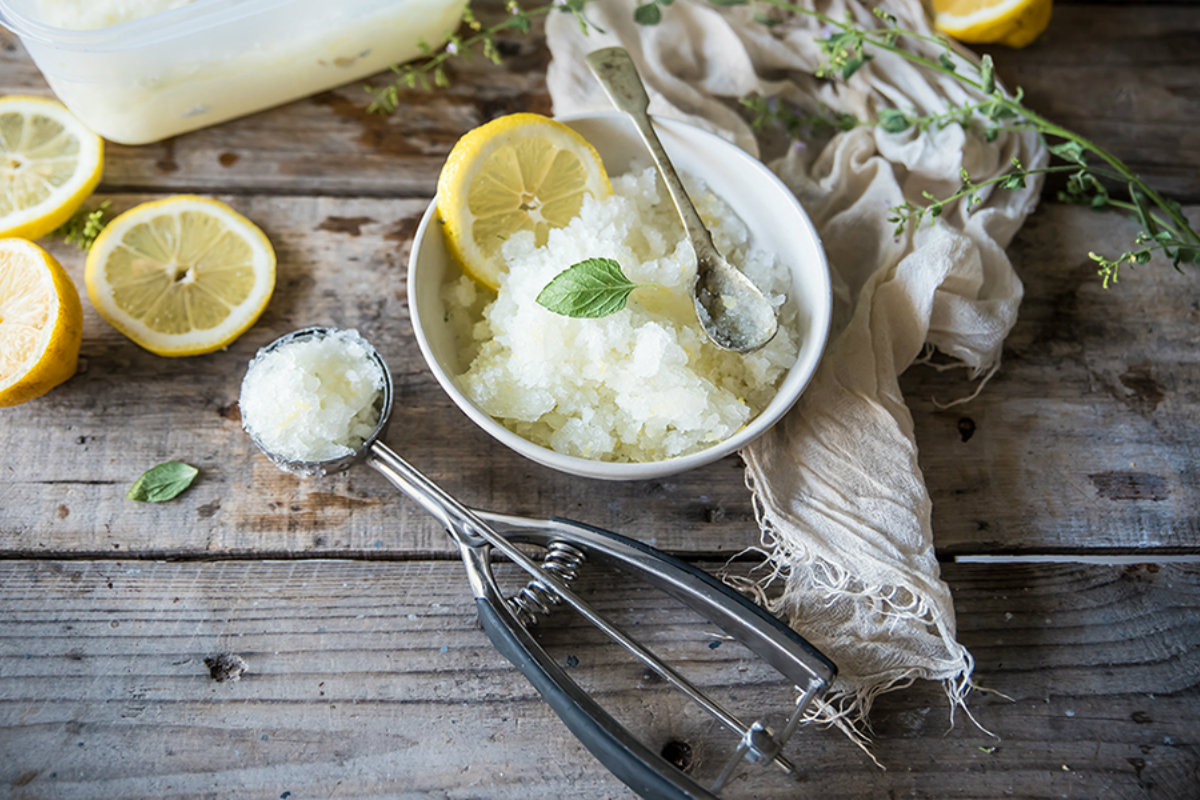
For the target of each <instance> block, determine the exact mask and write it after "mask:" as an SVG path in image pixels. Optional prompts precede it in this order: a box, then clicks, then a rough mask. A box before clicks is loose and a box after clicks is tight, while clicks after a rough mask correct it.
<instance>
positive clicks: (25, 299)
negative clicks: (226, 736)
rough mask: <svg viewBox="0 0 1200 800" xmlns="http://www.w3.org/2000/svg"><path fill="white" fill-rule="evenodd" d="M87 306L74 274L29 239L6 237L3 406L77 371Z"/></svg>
mask: <svg viewBox="0 0 1200 800" xmlns="http://www.w3.org/2000/svg"><path fill="white" fill-rule="evenodd" d="M82 337H83V308H82V307H81V306H80V304H79V292H78V291H77V290H76V289H75V284H74V283H73V282H72V281H71V276H70V275H68V274H67V273H66V271H65V270H63V268H62V266H60V265H59V263H58V262H57V261H55V260H54V257H53V256H51V255H50V254H49V253H47V252H46V251H45V250H43V249H42V248H40V247H38V246H37V245H36V244H34V243H33V242H28V241H26V240H24V239H0V408H4V407H8V406H15V405H18V404H19V403H24V402H25V401H27V400H32V399H33V398H35V397H41V396H42V395H44V394H45V393H46V392H48V391H50V390H51V389H53V388H54V387H55V386H58V385H59V384H60V383H62V382H63V381H65V380H66V379H67V378H69V377H71V376H72V375H74V374H75V365H76V363H77V362H78V360H79V342H80V340H81V339H82Z"/></svg>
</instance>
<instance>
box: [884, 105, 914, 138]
mask: <svg viewBox="0 0 1200 800" xmlns="http://www.w3.org/2000/svg"><path fill="white" fill-rule="evenodd" d="M911 124H912V123H911V122H910V121H909V119H908V117H906V116H905V115H904V112H903V111H900V110H899V109H896V108H884V109H880V111H879V127H881V128H883V129H884V130H885V131H887V132H888V133H900V132H901V131H904V130H907V129H908V126H909V125H911Z"/></svg>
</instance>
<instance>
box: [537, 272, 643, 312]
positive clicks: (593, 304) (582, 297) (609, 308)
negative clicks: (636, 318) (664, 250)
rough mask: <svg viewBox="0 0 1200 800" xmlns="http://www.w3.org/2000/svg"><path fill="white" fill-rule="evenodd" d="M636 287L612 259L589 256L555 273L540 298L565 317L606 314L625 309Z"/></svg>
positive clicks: (549, 307)
mask: <svg viewBox="0 0 1200 800" xmlns="http://www.w3.org/2000/svg"><path fill="white" fill-rule="evenodd" d="M637 287H638V284H636V283H633V282H632V281H630V280H629V279H628V278H626V277H625V273H624V272H622V271H621V265H620V264H618V263H617V262H616V261H614V260H613V259H611V258H588V259H585V260H583V261H580V262H579V263H578V264H572V265H571V266H570V267H567V268H566V269H565V270H563V271H562V272H560V273H558V275H556V276H554V279H553V280H552V281H550V282H549V283H548V284H546V287H545V288H544V289H542V291H541V292H540V293H539V294H538V296H537V302H538V304H539V305H541V306H544V307H545V308H548V309H549V310H551V311H553V312H554V313H556V314H562V315H563V316H566V317H580V318H596V317H606V316H608V315H609V314H615V313H616V312H618V311H620V310H621V309H623V308H624V307H625V302H626V300H628V299H629V293H630V292H632V291H633V290H634V289H636V288H637Z"/></svg>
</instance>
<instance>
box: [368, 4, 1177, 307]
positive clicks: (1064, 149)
mask: <svg viewBox="0 0 1200 800" xmlns="http://www.w3.org/2000/svg"><path fill="white" fill-rule="evenodd" d="M588 2H589V0H551V2H548V3H546V4H545V5H541V6H536V7H531V8H528V9H525V8H522V7H521V6H519V5H518V4H517V3H516V1H515V0H510V2H509V3H508V5H507V9H508V12H509V15H510V16H509V17H508V18H506V19H504V20H503V21H501V22H499V23H496V24H494V25H491V26H484V25H482V24H481V23H480V22H479V21H478V20H477V19H476V18H475V17H474V16H473V15H472V14H471V13H470V11H469V10H468V12H467V15H466V16H465V20H466V22H467V25H468V27H469V28H470V29H471V30H473V31H474V33H473V34H472V35H469V36H466V37H461V36H459V35H457V34H455V35H452V36H451V37H450V40H449V42H448V43H447V45H446V47H445V48H443V50H441V51H440V52H438V53H432V52H431V51H429V50H428V48H426V53H427V56H428V58H427V59H426V60H425V61H424V62H422V63H419V64H417V65H396V66H393V67H392V70H393V71H394V72H395V73H396V74H397V76H398V77H397V79H396V80H395V81H393V82H392V83H391V84H388V85H385V86H380V87H368V91H369V92H371V93H372V95H373V96H374V99H373V100H372V102H371V105H370V110H372V111H379V112H391V111H394V110H395V109H396V107H397V105H398V104H399V99H400V91H401V89H402V88H404V87H408V88H417V87H422V88H429V85H430V77H429V76H430V75H432V82H433V84H434V85H438V86H445V85H446V84H447V83H448V79H447V77H446V73H445V66H444V65H445V63H446V61H447V60H448V59H450V58H452V57H454V56H465V55H467V54H469V53H470V52H471V51H472V50H474V49H476V48H478V49H481V50H482V51H483V53H484V55H485V56H487V57H488V58H489V59H491V60H492V61H493V62H495V63H500V61H501V57H500V51H499V48H498V47H497V44H496V37H497V35H498V34H500V33H502V32H504V31H507V30H513V31H517V32H521V33H528V32H529V31H530V30H531V29H532V21H533V19H534V17H537V16H541V15H544V14H548V13H550V12H551V11H555V10H560V11H566V12H570V13H572V14H574V15H575V16H576V18H577V19H578V20H579V24H580V27H581V29H582V30H584V31H585V32H586V31H588V30H590V29H595V26H594V25H592V24H591V23H590V22H588V20H587V19H586V17H585V16H584V9H585V7H586V5H587V3H588ZM672 2H673V0H646V1H645V2H643V3H641V4H639V5H638V6H637V7H636V8H635V10H634V19H635V21H637V22H639V23H640V24H643V25H656V24H658V23H659V22H661V21H662V18H663V13H664V12H663V8H665V7H667V6H670V5H671V4H672ZM709 2H710V3H711V4H713V5H715V6H740V5H750V4H751V0H709ZM757 3H758V6H759V7H760V8H761V9H763V10H762V11H759V12H756V13H755V14H754V20H755V21H756V22H758V23H760V24H762V25H764V26H767V27H771V26H775V25H778V24H780V23H781V22H782V21H783V18H784V17H786V16H787V15H788V14H799V15H803V16H807V17H809V18H812V19H815V20H817V21H819V22H820V23H822V25H824V26H825V27H826V29H827V30H828V31H829V33H828V35H826V36H824V37H822V38H819V39H817V40H816V41H817V44H818V46H819V47H820V49H821V52H822V54H823V56H824V61H823V63H822V64H821V66H820V67H819V68H818V70H817V72H816V74H817V76H818V77H822V78H826V79H830V80H843V81H844V80H849V79H850V78H851V77H853V75H854V74H855V73H856V72H858V70H860V69H862V68H863V66H865V65H866V64H867V63H869V62H870V61H871V60H872V59H874V57H875V52H876V51H886V52H889V53H894V54H896V55H897V56H899V57H901V58H903V59H905V60H907V61H909V62H911V63H913V64H917V65H919V66H921V67H923V68H925V69H928V70H930V71H932V72H935V73H938V74H941V75H944V76H947V77H950V78H952V79H954V80H956V81H958V82H959V83H961V84H963V85H964V86H967V87H970V88H972V89H974V90H976V91H977V92H978V93H980V94H981V95H982V99H980V100H978V101H975V102H970V103H964V104H962V105H957V106H953V107H951V108H947V109H946V110H945V111H944V112H939V113H934V114H929V115H914V114H910V113H908V112H906V111H904V110H903V109H898V108H883V109H880V110H879V112H878V114H877V118H876V119H874V120H859V119H856V118H855V117H854V116H852V115H848V114H837V113H833V112H831V111H830V110H829V109H827V108H823V107H822V108H818V109H815V110H813V111H798V110H794V109H788V108H786V107H784V106H783V105H782V104H780V103H778V101H777V100H775V99H773V98H759V97H749V98H745V99H743V100H742V103H743V105H744V106H745V107H746V108H747V111H748V112H749V113H750V114H751V115H752V117H753V119H752V123H753V124H755V125H756V126H757V127H763V126H766V125H771V124H777V125H779V126H781V127H782V129H783V130H784V131H785V132H786V133H787V134H788V135H789V136H790V137H792V138H794V139H804V138H809V137H815V136H822V135H828V134H829V133H832V132H836V131H839V130H842V131H845V130H851V129H853V128H855V127H858V126H860V125H879V126H880V127H881V128H883V130H885V131H887V132H889V133H897V134H898V133H903V132H904V131H907V130H909V129H912V128H916V129H918V130H921V131H925V130H928V129H930V128H943V127H945V126H947V125H951V124H958V125H962V126H963V127H966V128H969V129H978V130H979V131H980V133H981V135H982V136H983V137H984V139H985V140H987V141H993V140H994V139H995V138H996V137H997V136H999V134H1000V133H1001V132H1002V131H1009V130H1018V131H1032V132H1034V133H1036V134H1037V135H1038V136H1039V137H1041V138H1042V140H1043V141H1045V142H1046V143H1047V145H1048V147H1049V151H1050V153H1051V155H1052V156H1053V157H1054V158H1055V159H1056V160H1057V162H1058V163H1052V164H1050V165H1048V166H1045V167H1037V168H1028V167H1026V166H1025V165H1022V164H1020V163H1019V162H1018V163H1014V164H1013V165H1012V169H1010V170H1009V171H1007V172H1005V173H1003V174H1001V175H998V176H994V177H991V178H988V179H986V180H982V181H976V180H975V179H973V178H972V176H970V175H969V174H966V173H964V174H963V175H962V176H961V177H962V184H961V186H960V187H959V189H958V190H957V191H955V192H953V193H951V194H950V195H948V196H945V197H936V196H933V195H931V194H926V195H925V197H924V199H925V200H926V201H927V203H926V204H924V205H919V204H916V203H911V202H905V203H903V204H901V205H898V206H895V207H893V208H892V209H891V213H892V215H891V217H890V218H889V219H890V221H892V222H895V223H896V234H897V235H901V234H903V232H904V230H905V229H906V228H907V227H908V226H913V227H916V226H918V225H920V224H921V223H922V222H925V221H927V220H932V219H934V218H936V217H938V216H940V215H941V213H942V211H943V210H944V209H945V207H946V206H947V205H948V204H950V203H954V202H956V201H958V200H962V199H964V198H965V199H966V202H967V204H968V208H969V207H971V206H974V205H977V204H979V203H980V202H981V200H982V194H981V191H982V190H984V189H988V188H990V187H993V186H994V187H996V188H998V189H1001V190H1004V189H1009V190H1011V189H1019V188H1022V187H1023V186H1025V185H1026V181H1027V179H1028V178H1029V177H1030V176H1034V175H1038V174H1050V173H1064V174H1065V175H1066V177H1067V183H1066V188H1065V189H1064V190H1063V191H1061V192H1059V194H1058V199H1059V200H1060V201H1061V202H1065V203H1073V204H1082V205H1087V206H1089V207H1091V208H1094V209H1097V210H1103V209H1115V210H1118V211H1121V212H1124V213H1126V214H1128V215H1130V216H1132V217H1133V218H1134V219H1136V220H1137V222H1138V223H1139V225H1140V228H1141V229H1140V230H1139V231H1138V233H1137V235H1136V236H1135V237H1134V242H1133V246H1132V247H1130V248H1129V249H1128V250H1126V251H1125V252H1123V253H1121V254H1119V255H1117V256H1105V255H1100V254H1097V253H1094V252H1092V253H1089V257H1090V258H1091V259H1092V260H1093V261H1094V262H1096V264H1097V265H1098V270H1097V272H1098V274H1099V275H1100V278H1101V281H1102V282H1103V285H1104V287H1105V288H1108V287H1109V286H1111V285H1112V284H1113V283H1116V282H1117V280H1118V278H1119V272H1120V268H1121V266H1122V265H1127V264H1128V265H1132V264H1144V263H1146V262H1148V261H1149V260H1150V259H1151V258H1152V257H1153V256H1154V255H1155V254H1156V253H1161V254H1162V255H1163V256H1165V257H1166V258H1167V259H1168V260H1169V261H1170V262H1171V263H1172V264H1173V265H1174V266H1175V268H1176V269H1179V268H1180V267H1181V266H1182V265H1184V264H1190V265H1200V234H1198V233H1197V232H1196V231H1195V229H1193V228H1192V226H1191V224H1190V223H1189V222H1188V220H1187V219H1186V218H1185V217H1184V215H1183V212H1182V209H1181V208H1180V206H1179V204H1178V203H1176V202H1174V201H1172V200H1170V199H1168V198H1165V197H1163V196H1162V195H1160V194H1159V193H1158V192H1156V191H1155V190H1154V189H1153V188H1152V187H1150V186H1149V185H1148V184H1146V182H1145V181H1143V180H1142V179H1141V178H1140V177H1138V176H1137V175H1136V174H1135V173H1134V172H1133V170H1132V169H1130V168H1129V166H1128V165H1126V164H1125V163H1124V162H1123V161H1121V160H1120V159H1119V158H1117V157H1116V156H1115V155H1113V154H1112V153H1110V152H1108V151H1107V150H1105V149H1104V148H1103V147H1101V146H1100V145H1098V144H1096V143H1094V142H1092V141H1090V140H1089V139H1086V138H1085V137H1083V136H1080V135H1079V134H1077V133H1075V132H1073V131H1070V130H1068V129H1066V128H1064V127H1062V126H1060V125H1058V124H1056V123H1054V122H1052V121H1050V120H1048V119H1046V118H1045V117H1043V116H1041V115H1040V114H1038V113H1036V112H1034V111H1032V110H1031V109H1029V108H1027V107H1026V106H1025V105H1024V104H1023V102H1022V93H1021V90H1020V89H1017V90H1015V91H1014V92H1013V93H1012V94H1009V93H1007V92H1005V91H1004V90H1003V89H1001V88H1000V87H999V86H997V84H996V76H995V68H994V66H993V64H992V60H991V58H990V57H989V56H986V55H985V56H983V57H982V59H981V61H980V63H979V64H978V65H975V64H973V63H972V62H971V61H969V60H968V59H966V58H964V57H963V56H961V55H959V53H958V52H956V51H955V50H954V48H953V47H952V45H951V43H950V41H949V40H948V39H947V38H946V37H944V36H941V35H928V34H923V33H918V32H916V31H911V30H908V29H906V28H903V27H901V26H900V25H899V24H898V22H897V19H896V17H895V16H893V15H892V14H889V13H888V12H887V11H885V10H883V9H880V8H877V9H875V10H874V13H875V16H876V18H877V19H878V20H879V24H878V26H876V27H867V26H863V25H860V24H858V23H857V22H855V21H854V20H853V19H851V18H850V17H849V16H847V17H846V18H845V19H844V20H839V19H836V18H834V17H832V16H830V15H828V14H824V13H822V12H819V11H815V10H813V9H809V8H804V7H802V6H799V5H796V4H794V3H791V2H787V0H757ZM918 50H920V51H923V52H919V51H918ZM925 53H928V54H925Z"/></svg>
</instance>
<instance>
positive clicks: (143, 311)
mask: <svg viewBox="0 0 1200 800" xmlns="http://www.w3.org/2000/svg"><path fill="white" fill-rule="evenodd" d="M84 279H85V281H86V283H87V289H88V296H89V297H91V299H92V304H93V305H95V306H96V310H97V311H98V312H99V313H100V316H102V317H103V318H104V319H105V320H106V321H107V322H108V323H109V324H110V325H112V326H113V327H114V328H116V329H117V330H119V331H120V332H121V333H123V334H125V335H126V336H128V337H129V338H130V339H132V340H133V341H134V342H136V343H137V344H139V345H141V346H142V347H144V348H146V349H147V350H149V351H150V352H152V353H157V354H158V355H163V356H192V355H199V354H201V353H211V352H212V351H214V350H219V349H220V348H222V347H225V346H227V345H229V344H230V343H231V342H233V340H235V339H237V337H239V336H241V335H242V333H244V332H245V331H246V330H247V329H249V328H250V326H251V325H253V324H254V323H255V321H256V320H257V319H258V317H259V315H260V314H262V312H263V309H265V308H266V306H267V301H268V300H270V298H271V293H272V291H274V289H275V250H274V248H272V247H271V243H270V241H268V240H267V237H266V236H265V235H264V234H263V232H262V231H261V230H259V229H258V227H257V226H255V225H254V223H252V222H250V220H248V219H246V218H245V217H243V216H242V215H241V214H238V213H237V212H236V211H234V210H233V209H231V208H229V207H228V206H226V205H225V204H223V203H220V202H217V201H216V200H211V199H209V198H205V197H196V196H194V195H176V196H175V197H169V198H167V199H165V200H156V201H154V202H150V203H143V204H142V205H140V206H136V207H134V208H132V209H130V210H129V211H126V212H125V213H124V214H122V215H120V216H119V217H117V218H116V219H114V220H113V221H112V222H110V223H109V224H108V226H107V227H106V228H105V229H104V230H103V231H102V232H101V234H100V235H99V236H98V237H96V242H95V244H93V245H92V249H91V251H90V252H89V253H88V257H87V271H86V273H85V276H84Z"/></svg>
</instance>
